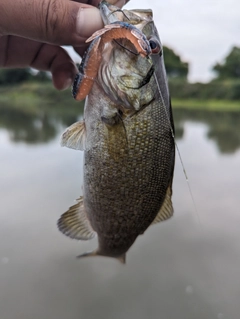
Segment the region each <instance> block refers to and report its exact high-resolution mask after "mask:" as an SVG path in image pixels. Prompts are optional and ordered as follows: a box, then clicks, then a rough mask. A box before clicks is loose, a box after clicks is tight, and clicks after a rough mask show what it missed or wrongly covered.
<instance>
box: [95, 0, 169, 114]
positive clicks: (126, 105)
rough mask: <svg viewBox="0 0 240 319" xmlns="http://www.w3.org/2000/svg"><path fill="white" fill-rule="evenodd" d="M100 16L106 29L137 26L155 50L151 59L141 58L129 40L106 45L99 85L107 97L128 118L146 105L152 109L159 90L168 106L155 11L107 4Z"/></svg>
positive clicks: (103, 4)
mask: <svg viewBox="0 0 240 319" xmlns="http://www.w3.org/2000/svg"><path fill="white" fill-rule="evenodd" d="M100 12H101V15H102V19H103V22H104V24H105V25H108V24H110V23H111V24H113V23H116V22H117V21H121V22H124V23H128V24H129V25H132V26H134V27H135V28H136V29H137V30H138V31H139V32H140V33H141V34H142V35H143V36H144V37H146V38H147V41H148V42H149V45H150V48H151V53H150V54H149V55H148V56H141V55H140V54H138V52H137V51H136V48H135V47H134V45H133V44H132V43H131V41H130V40H129V37H126V38H121V39H115V40H113V41H111V42H108V43H106V44H105V46H104V49H103V51H102V60H101V63H100V66H99V71H98V82H99V83H100V85H101V86H102V89H103V90H104V92H105V93H106V95H107V96H108V97H109V98H110V99H111V100H112V102H113V103H114V104H115V105H118V107H119V108H120V109H121V111H122V112H123V113H127V114H129V110H130V112H136V111H138V110H140V109H141V108H142V107H143V106H144V105H149V104H150V103H151V102H152V101H153V100H154V99H156V97H157V95H159V92H158V91H159V90H161V92H162V93H161V95H162V98H163V99H164V102H165V104H166V105H168V104H169V92H168V86H167V77H166V71H165V66H164V61H163V47H162V44H161V41H160V38H159V35H158V32H157V29H156V27H155V24H154V21H153V16H152V10H150V9H147V10H121V9H119V8H118V7H115V6H112V5H109V4H107V3H106V2H105V1H103V2H101V4H100ZM133 32H134V31H133ZM154 73H155V75H156V76H155V77H154ZM156 81H157V82H158V83H156Z"/></svg>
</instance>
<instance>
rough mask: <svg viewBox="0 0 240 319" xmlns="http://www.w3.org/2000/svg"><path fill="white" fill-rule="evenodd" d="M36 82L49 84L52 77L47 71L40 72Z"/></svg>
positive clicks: (35, 77)
mask: <svg viewBox="0 0 240 319" xmlns="http://www.w3.org/2000/svg"><path fill="white" fill-rule="evenodd" d="M34 80H35V81H38V82H49V81H51V76H50V75H49V74H48V72H46V71H38V73H37V74H36V75H35V76H34Z"/></svg>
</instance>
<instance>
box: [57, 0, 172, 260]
mask: <svg viewBox="0 0 240 319" xmlns="http://www.w3.org/2000/svg"><path fill="white" fill-rule="evenodd" d="M100 12H101V15H102V19H103V22H104V24H105V28H104V29H102V30H99V31H97V32H96V33H94V34H93V36H92V37H91V38H90V40H93V41H92V43H91V45H90V47H89V49H88V51H87V53H86V55H85V57H84V58H83V60H82V63H81V65H80V68H79V74H78V75H77V77H76V80H75V83H74V86H73V95H74V97H75V98H76V99H78V100H81V99H83V98H85V95H88V96H87V98H86V101H85V106H84V120H83V121H80V122H77V123H74V124H73V125H72V126H70V127H69V128H68V129H67V130H66V131H65V132H64V133H63V136H62V145H63V146H67V147H70V148H74V149H78V150H83V151H84V185H83V197H80V198H79V199H78V200H77V204H75V205H74V206H72V207H70V208H69V210H68V211H67V212H66V213H64V214H63V215H62V216H61V218H60V219H59V221H58V227H59V230H60V231H61V232H62V233H64V234H65V235H67V236H69V237H71V238H74V239H78V240H89V239H91V238H93V237H94V236H96V235H97V237H98V248H97V249H96V250H95V251H93V252H88V253H85V254H83V255H80V256H79V257H82V256H96V255H99V256H108V257H114V258H117V259H119V260H120V261H121V262H123V263H124V262H125V258H126V252H127V251H128V249H129V248H130V247H131V246H132V244H133V243H134V241H135V240H136V238H137V237H138V236H139V235H141V234H143V233H144V232H145V230H146V229H147V228H148V227H149V226H150V225H151V224H153V223H157V222H160V221H163V220H166V219H168V218H170V217H171V216H172V214H173V207H172V201H171V196H172V180H173V172H174V162H175V143H174V137H173V136H174V135H173V132H174V123H173V117H172V109H171V101H170V96H169V90H168V84H167V78H166V72H165V67H164V61H163V54H162V45H161V42H160V39H159V35H158V32H157V30H156V27H155V25H154V22H153V19H152V11H151V10H120V9H119V8H117V7H115V6H112V5H109V4H107V2H105V1H102V2H101V4H100ZM116 30H117V31H116Z"/></svg>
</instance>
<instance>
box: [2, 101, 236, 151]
mask: <svg viewBox="0 0 240 319" xmlns="http://www.w3.org/2000/svg"><path fill="white" fill-rule="evenodd" d="M62 108H65V106H61V108H60V107H59V103H58V104H56V105H55V107H54V110H53V109H52V107H51V110H49V112H48V111H46V110H44V112H43V111H42V110H38V111H37V112H34V113H27V112H25V111H24V108H23V109H21V108H19V109H15V108H11V106H10V105H6V106H5V107H3V106H2V107H1V108H0V127H2V128H6V129H7V130H8V132H9V136H10V138H11V140H12V141H14V142H26V143H40V142H41V143H42V142H48V141H50V140H52V139H54V138H55V137H56V135H57V134H58V133H59V129H62V126H69V125H71V124H72V123H74V122H76V121H77V119H78V117H79V116H82V114H83V104H81V106H79V105H78V114H75V115H74V112H75V113H76V110H75V108H76V106H74V105H71V106H70V107H69V106H68V109H69V112H66V111H65V112H62ZM65 110H66V108H65ZM174 120H175V134H176V137H177V138H178V139H179V138H183V136H184V125H183V124H184V122H185V121H186V120H189V121H194V122H201V123H204V124H206V125H207V126H208V128H209V129H208V132H207V137H208V138H209V139H212V140H214V141H215V142H216V144H217V146H218V149H219V151H220V152H221V153H233V152H235V151H236V150H237V149H239V147H240V130H238V129H236V128H239V127H240V113H238V112H204V111H194V110H191V111H189V110H184V111H183V110H178V109H177V110H174Z"/></svg>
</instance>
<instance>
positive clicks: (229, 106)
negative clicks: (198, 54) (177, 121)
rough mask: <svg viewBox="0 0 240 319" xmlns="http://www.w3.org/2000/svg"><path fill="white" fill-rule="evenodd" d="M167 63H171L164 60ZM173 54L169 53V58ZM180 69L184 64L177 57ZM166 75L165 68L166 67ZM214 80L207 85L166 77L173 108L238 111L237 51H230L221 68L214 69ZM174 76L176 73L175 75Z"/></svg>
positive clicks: (239, 53)
mask: <svg viewBox="0 0 240 319" xmlns="http://www.w3.org/2000/svg"><path fill="white" fill-rule="evenodd" d="M167 54H168V51H166V54H165V56H166V60H167V61H168V62H169V61H170V60H169V59H168V57H167ZM173 54H174V52H171V53H170V55H171V56H172V55H173ZM177 59H178V62H179V65H182V66H183V64H184V62H182V61H181V60H180V58H179V57H178V56H177V57H176V58H175V59H173V60H175V61H176V60H177ZM166 71H167V73H168V68H167V65H166ZM213 71H215V73H216V75H217V77H216V79H214V80H212V81H211V82H209V83H189V82H188V81H187V79H186V78H184V77H183V76H180V75H179V76H175V77H173V76H171V73H170V74H168V76H169V87H170V92H171V96H172V100H173V103H172V104H173V106H174V107H177V108H183V109H186V108H187V109H202V110H219V111H228V110H229V111H240V48H237V47H233V48H232V50H231V51H230V53H229V54H228V55H227V57H226V58H225V59H224V61H223V62H222V63H221V64H219V63H218V64H216V65H215V66H214V67H213ZM175 74H176V73H175Z"/></svg>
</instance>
